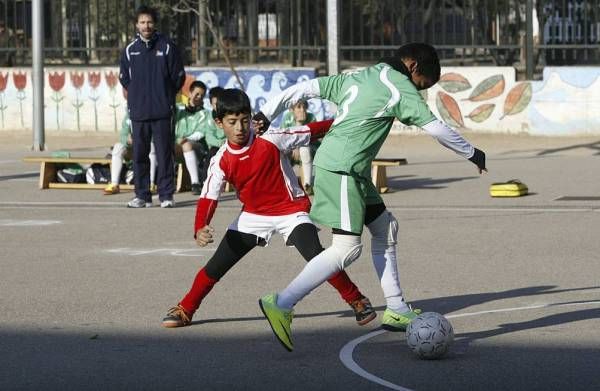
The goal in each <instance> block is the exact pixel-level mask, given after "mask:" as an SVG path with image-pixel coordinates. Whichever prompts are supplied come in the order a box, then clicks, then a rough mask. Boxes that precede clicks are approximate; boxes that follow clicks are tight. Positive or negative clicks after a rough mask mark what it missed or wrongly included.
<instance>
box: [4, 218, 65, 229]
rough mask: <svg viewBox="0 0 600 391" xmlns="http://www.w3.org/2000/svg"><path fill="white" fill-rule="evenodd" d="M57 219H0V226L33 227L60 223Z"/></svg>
mask: <svg viewBox="0 0 600 391" xmlns="http://www.w3.org/2000/svg"><path fill="white" fill-rule="evenodd" d="M61 223H62V221H59V220H15V219H0V227H34V226H46V225H54V224H61Z"/></svg>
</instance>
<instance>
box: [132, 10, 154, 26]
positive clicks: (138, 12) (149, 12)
mask: <svg viewBox="0 0 600 391" xmlns="http://www.w3.org/2000/svg"><path fill="white" fill-rule="evenodd" d="M140 15H150V16H151V17H152V21H153V22H154V23H155V24H156V23H158V11H157V10H156V8H152V7H148V6H147V5H140V6H139V7H138V9H137V10H136V11H135V21H136V23H137V21H138V19H139V17H140Z"/></svg>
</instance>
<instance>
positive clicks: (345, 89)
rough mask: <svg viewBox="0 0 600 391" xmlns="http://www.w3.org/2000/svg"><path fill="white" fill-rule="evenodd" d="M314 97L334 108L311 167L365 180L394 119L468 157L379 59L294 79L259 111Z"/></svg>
mask: <svg viewBox="0 0 600 391" xmlns="http://www.w3.org/2000/svg"><path fill="white" fill-rule="evenodd" d="M315 97H321V98H325V99H327V100H330V101H332V102H333V103H335V104H337V106H338V108H337V113H336V118H335V121H334V122H333V125H332V126H331V128H330V130H329V132H328V133H327V134H326V135H325V137H324V138H323V141H322V143H321V147H320V148H319V150H318V151H317V154H316V157H315V166H318V167H320V168H322V169H324V170H327V171H330V172H338V173H344V174H346V175H353V176H360V177H362V178H370V177H371V162H372V161H373V159H374V158H375V156H376V155H377V153H378V152H379V149H380V148H381V146H382V145H383V142H384V141H385V139H386V137H387V135H388V134H389V131H390V128H391V127H392V123H393V122H394V118H397V119H398V120H399V121H400V122H402V123H403V124H405V125H415V126H418V127H420V128H422V129H423V130H424V131H426V132H427V133H429V135H431V136H432V137H434V138H435V139H436V140H437V141H438V142H439V143H440V144H442V145H443V146H445V147H446V148H449V149H451V150H453V151H454V152H456V153H457V154H459V155H460V156H463V157H464V158H466V159H469V158H471V156H473V153H474V148H473V146H472V145H471V144H469V143H468V142H467V141H466V140H465V139H464V138H463V137H462V136H461V135H460V134H458V133H457V132H456V131H455V130H454V129H452V128H450V127H449V126H447V125H446V124H445V123H443V122H442V121H440V120H438V119H437V118H436V117H435V116H434V115H433V113H432V112H431V110H430V109H429V107H428V106H427V104H426V103H425V101H424V100H423V98H422V97H421V95H420V94H419V92H418V91H417V89H416V87H415V86H414V84H413V83H412V82H411V81H410V79H409V78H408V77H407V76H405V75H404V74H402V73H401V72H398V71H396V70H394V69H393V68H392V67H391V66H390V65H388V64H385V63H381V64H377V65H374V66H371V67H368V68H365V69H363V70H361V71H357V72H351V73H345V74H339V75H335V76H327V77H320V78H317V79H312V80H307V81H305V82H302V83H298V84H296V85H293V86H291V87H289V88H287V89H285V90H283V91H282V92H281V93H279V94H278V95H276V96H275V97H273V98H270V99H269V100H268V101H267V102H266V103H265V104H264V105H263V106H262V107H261V109H260V110H261V112H262V113H263V114H264V115H265V117H266V118H267V119H268V120H273V118H275V117H276V116H277V115H279V114H280V113H281V112H283V111H284V110H286V109H288V108H290V107H291V106H292V105H293V104H294V103H295V102H298V101H299V100H300V99H308V98H315Z"/></svg>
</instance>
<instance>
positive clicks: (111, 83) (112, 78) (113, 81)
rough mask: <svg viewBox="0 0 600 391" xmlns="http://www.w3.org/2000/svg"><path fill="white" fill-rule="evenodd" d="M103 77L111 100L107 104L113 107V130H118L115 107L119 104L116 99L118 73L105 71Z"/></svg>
mask: <svg viewBox="0 0 600 391" xmlns="http://www.w3.org/2000/svg"><path fill="white" fill-rule="evenodd" d="M104 79H105V80H106V85H107V86H108V91H109V95H110V100H111V102H110V103H109V104H108V105H109V106H110V107H111V108H112V109H113V120H114V121H113V131H114V132H117V131H118V129H119V128H118V121H117V108H118V107H119V106H120V105H121V104H120V103H119V102H118V101H117V97H116V95H117V84H119V74H118V73H117V72H112V71H110V72H107V73H105V74H104Z"/></svg>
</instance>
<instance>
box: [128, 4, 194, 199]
mask: <svg viewBox="0 0 600 391" xmlns="http://www.w3.org/2000/svg"><path fill="white" fill-rule="evenodd" d="M157 21H158V19H157V13H156V10H155V9H153V8H150V7H147V6H141V7H139V8H138V9H137V11H136V24H135V26H136V28H137V30H138V34H137V36H136V38H135V39H134V40H133V41H132V42H131V43H130V44H129V45H128V46H127V47H126V48H125V49H124V50H123V52H122V53H121V70H120V75H119V79H120V81H121V85H122V86H123V88H125V89H126V90H127V106H128V110H129V118H130V119H131V125H132V129H133V171H134V173H135V177H134V183H135V198H134V199H133V200H131V201H129V203H128V204H127V207H129V208H144V207H151V206H152V195H151V193H150V160H149V159H148V154H149V152H150V143H151V141H152V140H154V146H155V149H156V160H157V166H158V167H157V175H156V181H157V185H158V196H159V199H160V206H161V207H162V208H172V207H174V206H175V203H174V201H173V193H174V192H175V186H174V184H173V177H174V170H173V126H172V118H173V113H174V109H175V95H176V94H177V91H179V89H181V86H183V82H184V80H185V71H184V69H183V61H182V59H181V54H180V53H179V51H178V50H177V47H176V46H175V45H174V44H173V42H172V41H171V40H169V39H168V38H167V37H165V36H163V35H162V34H160V33H158V32H157V31H156V29H155V28H154V26H155V24H156V22H157Z"/></svg>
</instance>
